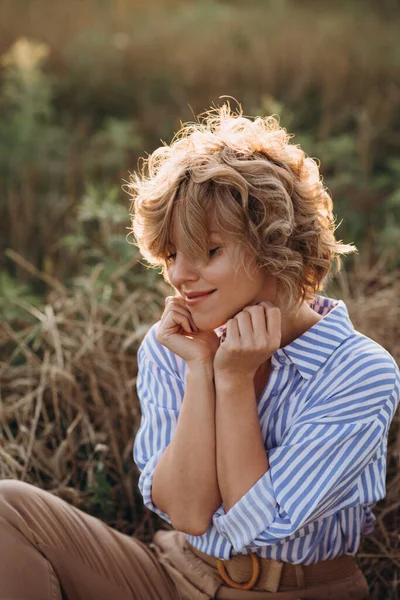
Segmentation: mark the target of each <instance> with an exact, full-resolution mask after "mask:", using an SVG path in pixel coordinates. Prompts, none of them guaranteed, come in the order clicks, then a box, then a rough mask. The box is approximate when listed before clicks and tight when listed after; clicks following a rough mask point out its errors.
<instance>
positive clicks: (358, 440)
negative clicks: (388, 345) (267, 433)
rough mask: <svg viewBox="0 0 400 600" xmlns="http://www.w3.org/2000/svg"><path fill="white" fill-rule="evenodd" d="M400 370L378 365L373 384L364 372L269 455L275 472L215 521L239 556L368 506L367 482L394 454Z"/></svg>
mask: <svg viewBox="0 0 400 600" xmlns="http://www.w3.org/2000/svg"><path fill="white" fill-rule="evenodd" d="M396 369H397V367H394V366H393V363H392V362H391V361H386V362H385V361H383V362H382V360H375V361H374V360H370V364H369V369H368V376H365V373H364V371H363V376H362V377H360V379H359V380H358V381H355V379H354V378H353V379H352V381H351V386H347V390H342V391H340V392H338V393H337V394H336V395H335V396H332V397H330V398H329V399H325V400H324V401H321V402H317V403H314V404H313V408H312V409H311V410H309V411H307V410H305V411H304V413H303V414H302V415H301V416H300V418H299V419H298V420H297V421H296V422H295V423H294V425H293V426H292V427H291V428H290V429H289V431H288V432H287V433H286V435H285V436H284V437H283V438H282V440H281V443H280V445H279V446H277V447H275V448H272V449H270V450H269V451H268V460H269V469H268V471H266V473H265V474H264V475H263V476H262V477H261V478H260V479H259V480H258V481H257V482H256V483H255V484H254V485H253V486H252V487H251V488H250V490H249V491H248V492H247V493H246V494H245V495H244V496H242V498H241V499H240V500H239V501H238V502H236V503H235V504H234V505H233V506H232V507H231V508H230V509H229V510H228V512H227V513H224V514H222V515H221V514H218V513H215V514H214V516H213V524H214V525H215V527H216V528H217V530H218V531H219V533H220V534H221V535H222V536H223V537H224V538H225V539H227V540H229V542H230V543H231V544H232V546H233V548H234V549H235V550H236V551H237V552H241V551H242V550H243V549H244V548H245V547H246V546H254V547H257V546H264V545H268V544H276V543H277V542H279V541H281V540H282V539H284V538H288V537H290V536H293V535H294V534H295V532H296V531H298V530H299V529H301V528H302V527H304V526H306V525H307V524H309V523H311V522H313V521H316V520H319V519H324V518H326V517H329V516H331V515H332V514H334V513H336V512H338V511H339V510H342V509H344V508H349V507H352V506H355V505H356V504H360V502H362V497H363V494H362V493H361V492H360V490H361V484H360V481H361V477H362V474H363V472H364V471H365V469H366V468H367V466H368V465H369V464H370V463H371V461H374V459H375V458H376V457H378V456H381V455H382V452H383V449H382V448H383V445H384V446H385V448H386V444H387V432H388V428H389V425H390V421H391V419H392V417H393V414H394V411H395V408H396V406H397V403H398V389H397V387H396V385H397V386H398V370H397V372H396ZM396 379H397V384H396ZM383 488H384V485H383ZM383 491H384V490H383ZM382 497H383V496H382ZM363 499H364V501H365V498H363ZM378 499H379V498H372V500H373V501H377V500H378Z"/></svg>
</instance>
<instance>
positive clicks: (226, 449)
mask: <svg viewBox="0 0 400 600" xmlns="http://www.w3.org/2000/svg"><path fill="white" fill-rule="evenodd" d="M215 392H216V411H215V414H216V425H215V426H216V440H217V441H216V453H217V478H218V485H219V489H220V492H221V496H222V501H223V504H224V509H225V512H227V511H228V510H229V509H230V508H231V507H232V506H233V505H234V504H235V503H236V502H237V501H238V500H240V498H241V497H242V496H243V495H244V494H245V493H246V492H248V491H249V489H250V488H251V487H252V486H253V485H254V484H255V483H256V482H257V481H258V480H259V479H260V477H262V476H263V475H264V473H265V472H266V471H267V470H268V469H269V462H268V456H267V453H266V451H265V448H264V442H263V439H262V435H261V429H260V423H259V420H258V413H257V403H256V397H255V390H254V383H253V378H250V377H249V378H248V379H244V378H241V379H240V380H239V381H238V380H235V379H234V378H232V379H230V380H226V379H225V380H224V379H223V378H222V377H218V376H216V378H215Z"/></svg>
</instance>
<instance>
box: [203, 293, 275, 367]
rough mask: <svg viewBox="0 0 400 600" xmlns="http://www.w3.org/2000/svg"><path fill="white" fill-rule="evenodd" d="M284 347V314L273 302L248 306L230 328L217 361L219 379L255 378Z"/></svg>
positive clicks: (234, 319) (231, 320)
mask: <svg viewBox="0 0 400 600" xmlns="http://www.w3.org/2000/svg"><path fill="white" fill-rule="evenodd" d="M280 343H281V311H280V310H279V308H277V307H276V306H274V305H273V304H271V303H270V302H260V303H259V304H257V305H255V306H246V307H245V308H244V309H243V310H242V311H241V312H239V313H238V314H237V315H235V316H234V317H233V318H232V319H229V321H228V322H227V324H226V338H225V341H224V342H223V343H222V344H221V345H220V347H219V348H218V350H217V352H216V354H215V358H214V375H215V377H217V376H218V377H221V376H222V377H229V378H231V377H236V378H240V379H241V378H243V377H244V378H253V377H254V375H255V374H256V371H257V369H258V367H259V366H260V365H262V363H264V362H265V361H266V360H268V359H269V358H270V357H271V356H272V354H273V353H274V352H276V350H278V348H279V346H280Z"/></svg>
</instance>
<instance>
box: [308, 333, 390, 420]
mask: <svg viewBox="0 0 400 600" xmlns="http://www.w3.org/2000/svg"><path fill="white" fill-rule="evenodd" d="M311 388H312V390H311V394H310V396H311V397H309V402H308V403H307V404H308V406H307V409H308V410H307V412H308V413H314V412H315V413H316V414H319V415H323V416H324V418H325V419H329V418H332V419H335V418H337V417H338V416H340V418H341V419H344V420H346V419H349V420H352V419H355V420H360V421H363V420H369V419H375V418H378V419H379V420H380V421H381V423H382V425H383V426H384V427H385V428H387V427H388V425H389V424H390V422H391V420H392V418H393V416H394V413H395V412H396V409H397V406H398V404H399V400H400V371H399V367H398V366H397V364H396V362H395V360H394V358H393V357H392V356H391V355H390V354H389V352H387V350H385V349H384V348H383V347H382V346H381V345H380V344H378V343H377V342H375V341H374V340H372V339H370V338H368V337H367V336H365V335H363V334H361V333H359V332H358V331H355V330H353V333H352V334H351V335H350V336H349V337H348V338H346V339H345V340H344V341H343V342H342V343H341V344H340V346H339V347H337V348H336V350H335V351H334V352H333V354H332V356H331V357H330V360H328V361H327V363H326V364H325V365H324V368H322V369H321V371H320V373H319V375H318V377H317V378H316V381H315V382H314V383H313V384H311Z"/></svg>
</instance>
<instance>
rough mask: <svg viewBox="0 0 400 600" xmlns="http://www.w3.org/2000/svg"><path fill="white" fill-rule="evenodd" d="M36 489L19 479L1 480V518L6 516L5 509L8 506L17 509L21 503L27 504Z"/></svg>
mask: <svg viewBox="0 0 400 600" xmlns="http://www.w3.org/2000/svg"><path fill="white" fill-rule="evenodd" d="M34 490H35V487H34V486H33V485H30V484H29V483H26V482H25V481H18V480H17V479H1V480H0V517H3V516H4V508H5V507H6V506H7V507H9V506H13V507H15V508H16V507H17V506H18V505H19V504H20V502H21V501H22V502H25V501H26V499H27V498H28V496H29V495H30V494H32V492H34Z"/></svg>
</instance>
